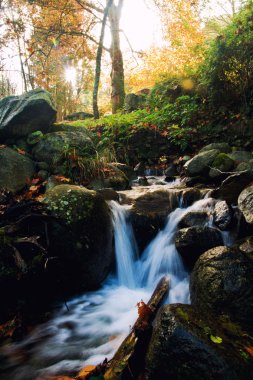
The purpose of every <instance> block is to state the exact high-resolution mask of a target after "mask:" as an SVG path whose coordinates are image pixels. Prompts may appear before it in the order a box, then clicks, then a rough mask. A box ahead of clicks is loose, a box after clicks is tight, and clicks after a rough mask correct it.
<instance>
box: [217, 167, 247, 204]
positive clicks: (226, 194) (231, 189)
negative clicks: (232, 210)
mask: <svg viewBox="0 0 253 380" xmlns="http://www.w3.org/2000/svg"><path fill="white" fill-rule="evenodd" d="M252 179H253V173H252V172H243V173H236V174H232V175H231V176H229V177H227V178H226V179H225V180H224V181H223V182H222V183H221V185H220V187H219V188H218V189H215V190H214V191H212V193H211V196H212V197H214V198H220V199H223V200H225V201H227V203H229V204H231V203H233V204H237V200H238V196H239V195H240V193H241V192H242V190H243V189H244V188H245V187H246V186H247V185H248V184H249V183H250V182H251V181H252Z"/></svg>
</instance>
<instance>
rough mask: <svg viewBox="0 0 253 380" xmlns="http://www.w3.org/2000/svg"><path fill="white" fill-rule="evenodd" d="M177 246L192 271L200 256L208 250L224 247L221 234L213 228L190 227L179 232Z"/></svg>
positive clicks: (176, 238) (176, 240) (176, 239)
mask: <svg viewBox="0 0 253 380" xmlns="http://www.w3.org/2000/svg"><path fill="white" fill-rule="evenodd" d="M175 244H176V248H177V250H178V252H179V253H180V255H181V256H182V258H183V261H184V263H185V265H186V266H187V267H188V268H190V269H192V268H193V267H194V264H195V263H196V261H197V259H198V258H199V256H200V255H202V254H203V253H204V252H206V251H207V250H208V249H210V248H213V247H217V246H221V245H223V240H222V235H221V233H220V232H219V231H218V230H217V229H215V228H211V227H207V226H204V227H201V226H195V227H188V228H183V229H181V230H179V231H178V232H177V233H176V236H175Z"/></svg>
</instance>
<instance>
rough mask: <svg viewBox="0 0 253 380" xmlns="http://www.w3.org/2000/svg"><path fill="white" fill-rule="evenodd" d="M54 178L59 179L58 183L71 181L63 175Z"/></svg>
mask: <svg viewBox="0 0 253 380" xmlns="http://www.w3.org/2000/svg"><path fill="white" fill-rule="evenodd" d="M54 177H55V179H57V180H58V181H61V182H70V179H69V178H66V177H64V176H63V175H55V176H54Z"/></svg>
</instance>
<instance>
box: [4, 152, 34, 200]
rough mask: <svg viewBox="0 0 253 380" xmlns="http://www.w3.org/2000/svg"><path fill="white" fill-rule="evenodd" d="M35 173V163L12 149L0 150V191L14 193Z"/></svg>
mask: <svg viewBox="0 0 253 380" xmlns="http://www.w3.org/2000/svg"><path fill="white" fill-rule="evenodd" d="M34 173H35V163H34V162H33V161H32V160H31V159H30V158H28V157H27V156H25V155H23V154H19V153H18V152H17V151H15V150H14V149H11V148H8V147H3V148H0V189H5V190H7V191H11V192H13V193H16V192H17V191H19V190H22V189H23V188H24V187H25V186H26V185H27V184H28V182H29V180H30V179H31V178H32V176H33V175H34Z"/></svg>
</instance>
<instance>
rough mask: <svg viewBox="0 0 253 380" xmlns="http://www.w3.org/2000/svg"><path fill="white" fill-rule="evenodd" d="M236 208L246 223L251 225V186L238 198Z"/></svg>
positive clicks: (252, 202)
mask: <svg viewBox="0 0 253 380" xmlns="http://www.w3.org/2000/svg"><path fill="white" fill-rule="evenodd" d="M238 207H239V209H240V210H241V212H242V213H243V215H244V217H245V219H246V221H247V222H248V223H250V224H253V186H249V187H246V189H244V190H243V191H242V192H241V194H240V195H239V198H238Z"/></svg>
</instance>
